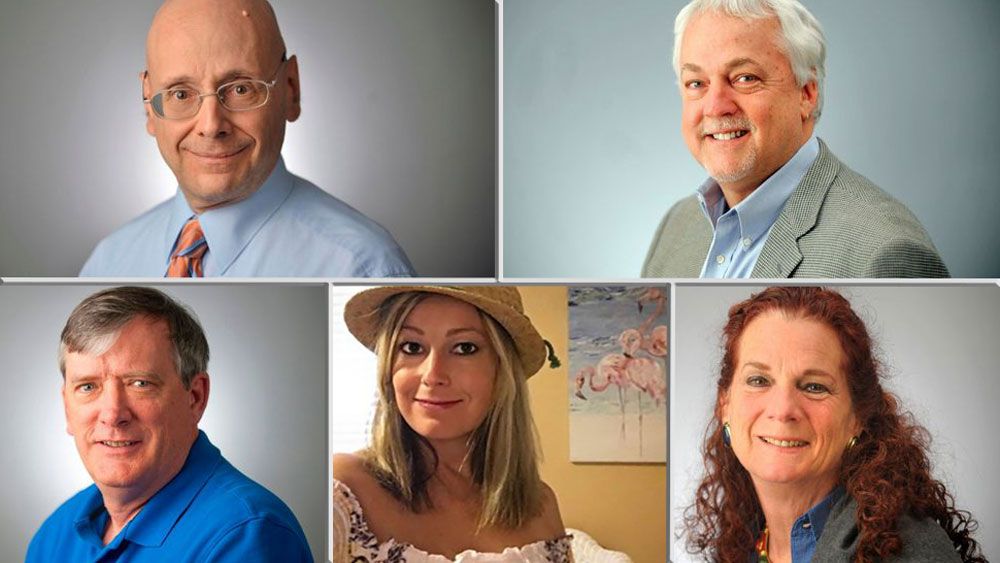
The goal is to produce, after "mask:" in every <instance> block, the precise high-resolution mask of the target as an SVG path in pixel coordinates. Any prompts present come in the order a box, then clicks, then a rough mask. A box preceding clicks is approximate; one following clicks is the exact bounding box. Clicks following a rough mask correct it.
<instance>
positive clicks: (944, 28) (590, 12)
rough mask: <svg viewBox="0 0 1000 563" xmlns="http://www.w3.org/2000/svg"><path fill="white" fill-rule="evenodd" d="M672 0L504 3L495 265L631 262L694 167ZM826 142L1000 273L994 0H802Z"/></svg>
mask: <svg viewBox="0 0 1000 563" xmlns="http://www.w3.org/2000/svg"><path fill="white" fill-rule="evenodd" d="M685 3H686V2H684V1H683V0H629V1H627V2H604V1H602V0H549V1H546V2H538V1H536V0H505V1H504V3H503V10H504V13H503V30H504V37H503V65H504V71H503V72H504V84H503V96H504V100H503V103H504V140H503V142H504V156H503V158H504V163H503V174H504V185H503V198H502V199H503V201H502V205H503V254H504V255H503V257H502V262H503V264H502V272H503V274H504V276H506V277H525V276H541V277H589V278H593V277H634V276H638V274H639V270H640V268H641V265H642V261H643V258H644V257H645V253H646V250H647V248H648V246H649V243H650V240H651V239H652V236H653V231H654V230H655V229H656V226H657V224H658V223H659V221H660V218H661V217H662V216H663V214H664V213H665V212H666V210H667V209H669V207H670V206H671V205H672V204H673V203H674V202H676V201H677V200H679V199H680V198H682V197H684V196H687V195H689V194H692V193H694V191H695V189H696V188H697V187H698V185H699V184H701V182H702V181H703V180H704V179H705V177H706V175H705V172H704V170H703V169H702V168H701V167H700V166H699V165H698V164H697V162H695V161H694V159H693V157H691V155H690V153H689V152H688V149H687V147H686V145H685V144H684V141H683V140H682V138H681V133H680V110H681V101H680V96H679V94H678V90H677V86H676V79H675V77H674V72H673V69H672V67H671V50H672V48H673V23H674V17H675V16H676V14H677V12H678V11H679V10H680V8H681V7H682V6H683V5H684V4H685ZM803 3H804V4H805V5H806V6H807V7H808V8H809V9H810V10H811V11H812V12H813V14H815V16H816V17H817V18H818V19H819V20H820V22H821V23H822V24H823V26H824V29H825V31H826V36H827V44H828V58H827V83H826V103H825V105H824V108H823V117H822V119H821V120H820V122H819V125H818V127H817V129H816V132H817V134H818V135H819V136H820V137H821V138H823V139H824V140H826V141H827V143H828V144H829V146H830V148H831V149H832V150H833V152H834V153H835V154H836V155H837V156H838V157H840V158H841V159H842V160H843V161H844V162H845V163H846V164H847V165H848V166H850V167H851V168H853V169H854V170H856V171H858V172H860V173H861V174H864V175H865V176H867V177H868V178H870V179H871V180H872V181H874V182H875V183H876V184H878V185H879V186H881V187H882V188H883V189H885V190H886V191H888V192H889V193H891V194H892V195H894V196H895V197H896V198H898V199H900V200H901V201H903V202H904V203H905V204H906V205H907V206H909V207H910V209H911V210H913V212H914V213H915V214H916V215H917V217H918V218H919V219H920V221H921V222H922V223H923V224H924V226H925V227H926V228H927V230H928V231H929V232H930V235H931V238H932V239H933V240H934V243H935V245H936V246H937V248H938V250H939V251H940V253H941V256H942V257H943V258H944V261H945V263H946V264H947V265H948V268H949V269H950V270H951V272H952V275H953V276H956V277H1000V223H998V222H997V221H995V220H994V219H993V218H992V214H993V212H994V210H996V209H998V208H1000V189H998V188H1000V180H998V178H1000V158H998V155H1000V138H998V137H997V136H996V135H995V134H994V131H996V130H997V129H998V128H1000V111H998V110H997V109H996V100H995V98H996V92H997V91H998V90H1000V74H998V73H997V72H996V69H997V63H996V61H997V57H998V56H1000V34H997V33H995V30H996V28H997V27H998V26H1000V2H996V0H960V1H955V2H944V1H941V0H880V1H879V2H871V1H869V0H804V2H803Z"/></svg>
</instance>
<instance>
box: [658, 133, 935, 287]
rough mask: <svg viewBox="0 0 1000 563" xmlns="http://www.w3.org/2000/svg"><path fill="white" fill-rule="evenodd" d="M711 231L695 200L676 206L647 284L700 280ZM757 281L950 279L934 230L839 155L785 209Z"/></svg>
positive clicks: (819, 164)
mask: <svg viewBox="0 0 1000 563" xmlns="http://www.w3.org/2000/svg"><path fill="white" fill-rule="evenodd" d="M711 245H712V224H711V223H710V222H709V220H708V218H707V217H705V214H704V213H702V211H701V207H700V205H699V204H698V198H697V196H696V195H692V196H689V197H686V198H684V199H682V200H681V201H679V202H677V203H676V204H675V205H674V206H673V207H672V208H671V209H670V211H668V212H667V214H666V216H664V217H663V220H662V221H660V226H659V228H658V229H657V230H656V235H655V236H654V237H653V243H652V244H651V245H650V247H649V252H648V253H647V254H646V262H645V263H644V264H643V266H642V275H643V277H662V278H696V277H698V275H699V274H700V273H701V267H702V264H704V262H705V257H706V255H707V254H708V249H709V247H710V246H711ZM752 277H755V278H946V277H948V269H947V268H946V267H945V265H944V262H942V261H941V257H940V256H938V253H937V250H936V249H935V248H934V244H933V243H932V242H931V239H930V237H929V236H927V231H925V230H924V228H923V226H921V225H920V222H919V221H917V218H916V217H914V216H913V213H910V210H909V209H907V208H906V207H905V206H904V205H903V204H902V203H900V202H898V201H896V200H895V199H893V198H892V196H890V195H889V194H887V193H885V192H884V191H882V190H881V189H879V187H878V186H876V185H875V184H873V183H872V182H871V180H869V179H868V178H865V177H864V176H862V175H860V174H858V173H857V172H855V171H853V170H851V169H850V168H848V167H847V166H846V165H844V164H843V163H842V162H840V161H839V160H838V159H837V157H835V156H833V153H831V152H830V149H829V148H827V146H826V143H824V142H823V141H822V140H820V143H819V156H818V157H816V161H815V162H813V164H812V166H810V167H809V170H808V171H807V172H806V175H805V176H803V178H802V181H801V182H799V185H798V187H796V188H795V191H794V192H792V195H791V196H790V197H789V198H788V201H787V202H786V203H785V207H784V208H783V209H782V210H781V214H780V215H778V218H777V220H775V222H774V226H773V227H772V228H771V232H770V234H769V235H768V237H767V241H765V243H764V248H763V249H762V250H761V253H760V257H759V258H758V259H757V264H756V265H755V266H754V269H753V274H752Z"/></svg>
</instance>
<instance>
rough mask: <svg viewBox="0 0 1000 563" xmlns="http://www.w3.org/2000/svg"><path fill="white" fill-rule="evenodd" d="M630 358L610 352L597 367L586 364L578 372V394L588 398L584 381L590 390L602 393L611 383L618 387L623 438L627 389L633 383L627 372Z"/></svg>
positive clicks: (622, 435)
mask: <svg viewBox="0 0 1000 563" xmlns="http://www.w3.org/2000/svg"><path fill="white" fill-rule="evenodd" d="M629 361H630V358H628V357H626V356H625V355H624V354H608V355H606V356H604V357H603V358H601V360H600V361H599V362H597V367H596V368H595V367H594V366H586V367H584V368H583V369H581V370H580V371H579V372H577V374H576V396H577V397H580V398H581V399H584V400H586V398H587V397H586V396H585V395H584V394H583V383H584V381H586V382H587V383H588V384H589V386H590V390H591V391H594V392H596V393H602V392H604V391H605V390H607V388H608V387H609V386H611V385H615V386H616V387H617V388H618V406H619V408H620V410H621V415H622V421H621V427H620V434H621V438H622V439H623V440H624V439H625V391H626V390H627V389H628V387H629V385H631V381H630V380H629V378H628V375H627V373H626V368H627V366H628V364H629Z"/></svg>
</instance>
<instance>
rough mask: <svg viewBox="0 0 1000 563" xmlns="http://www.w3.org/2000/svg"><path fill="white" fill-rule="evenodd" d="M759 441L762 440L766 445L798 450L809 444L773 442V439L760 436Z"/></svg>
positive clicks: (795, 441)
mask: <svg viewBox="0 0 1000 563" xmlns="http://www.w3.org/2000/svg"><path fill="white" fill-rule="evenodd" d="M760 439H761V440H764V441H765V442H767V443H768V444H771V445H773V446H781V447H782V448H800V447H802V446H805V445H807V444H809V442H802V441H799V440H775V439H774V438H766V437H764V436H761V437H760Z"/></svg>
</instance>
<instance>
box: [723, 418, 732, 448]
mask: <svg viewBox="0 0 1000 563" xmlns="http://www.w3.org/2000/svg"><path fill="white" fill-rule="evenodd" d="M722 441H723V442H725V443H726V445H727V446H729V447H730V448H731V447H733V431H732V430H731V429H730V428H729V423H728V422H723V423H722Z"/></svg>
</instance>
